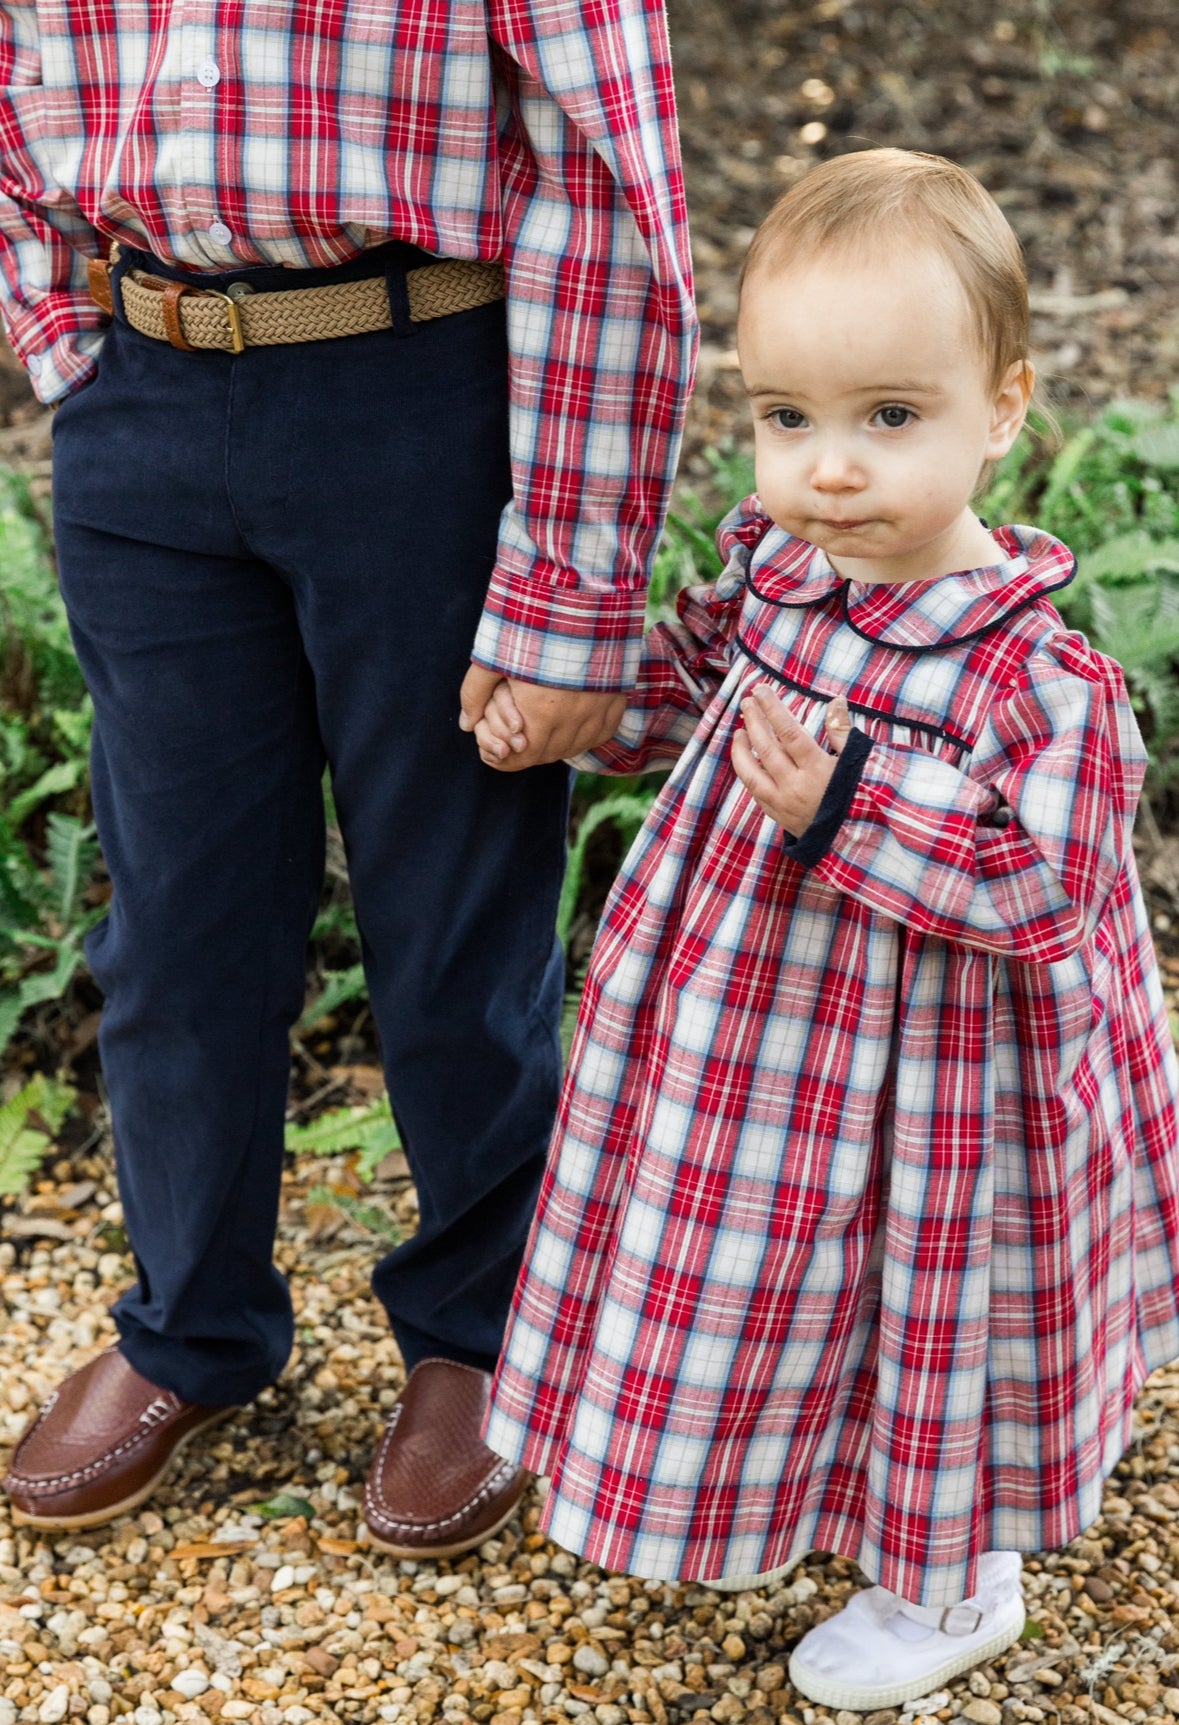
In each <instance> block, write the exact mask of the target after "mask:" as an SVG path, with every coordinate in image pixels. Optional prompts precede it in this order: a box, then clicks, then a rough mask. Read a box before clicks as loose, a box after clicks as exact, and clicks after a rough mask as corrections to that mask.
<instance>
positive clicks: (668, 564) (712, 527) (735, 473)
mask: <svg viewBox="0 0 1179 1725" xmlns="http://www.w3.org/2000/svg"><path fill="white" fill-rule="evenodd" d="M704 455H705V460H706V461H707V462H708V466H709V469H710V474H709V478H708V481H707V483H706V484H705V485H704V486H703V487H701V488H700V489H699V490H695V489H691V488H688V487H681V488H680V489H679V490H678V491H677V493H676V499H675V503H674V505H673V507H672V509H671V512H670V513H669V515H668V517H667V526H666V528H665V529H664V533H663V539H662V541H661V542H660V546H659V550H658V551H657V553H656V555H655V567H654V569H653V570H652V572H651V586H650V589H649V591H648V594H647V621H648V622H649V623H657V622H658V621H659V620H660V619H661V618H664V617H674V616H675V601H676V594H677V593H678V592H679V590H680V588H681V587H690V586H692V585H693V584H694V583H696V582H699V581H714V580H715V579H716V577H717V575H718V574H719V572H720V571H719V568H718V566H717V557H716V530H717V527H718V526H719V525H720V522H721V520H722V519H723V518H724V516H726V515H727V514H728V512H729V510H730V509H731V508H732V507H733V505H734V503H739V502H740V500H741V498H742V497H746V496H748V494H749V492H751V491H752V490H753V459H752V457H751V456H750V455H749V454H748V453H747V452H746V451H745V450H736V449H734V448H733V446H732V445H731V444H725V445H724V446H723V447H722V448H721V449H708V450H705V452H704Z"/></svg>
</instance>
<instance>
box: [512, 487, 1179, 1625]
mask: <svg viewBox="0 0 1179 1725" xmlns="http://www.w3.org/2000/svg"><path fill="white" fill-rule="evenodd" d="M996 539H997V541H998V543H999V546H1000V548H1001V552H1002V558H1003V560H1002V561H1001V562H999V563H998V564H997V565H996V566H995V567H994V568H990V569H983V570H978V571H974V572H971V573H968V574H964V575H951V576H946V577H944V578H943V579H941V580H938V581H933V582H921V583H916V582H914V583H909V584H906V585H904V586H868V585H863V584H855V583H851V584H849V583H847V582H845V581H843V580H842V579H841V578H840V577H838V576H837V575H836V573H835V572H834V570H833V569H832V568H831V566H830V564H829V563H828V562H827V560H826V558H825V557H824V556H823V554H822V553H821V552H817V551H816V550H815V549H814V548H813V547H812V546H809V545H803V544H802V543H801V542H799V541H797V540H792V539H791V538H789V536H788V535H786V534H785V533H783V532H782V531H781V530H780V529H778V528H776V527H774V526H773V525H772V523H770V522H769V521H768V520H767V519H766V518H765V517H764V516H763V515H761V514H760V513H759V512H758V506H757V501H756V499H750V500H748V502H747V503H746V504H745V505H743V506H741V507H740V508H739V509H738V510H736V511H734V512H733V514H732V515H731V516H730V517H729V518H728V520H727V522H726V524H725V525H724V526H723V527H722V530H721V534H720V543H721V549H722V553H726V554H727V555H728V559H729V560H728V565H727V568H726V570H725V573H724V575H723V576H722V578H721V580H720V581H719V582H718V583H717V585H716V586H715V587H712V588H701V589H693V590H690V591H689V592H688V593H687V594H685V595H683V596H682V598H681V607H680V616H681V623H680V624H679V625H673V626H671V627H667V626H663V627H660V628H658V629H656V630H655V631H653V632H652V633H651V634H650V635H649V636H648V638H647V648H646V656H645V660H644V669H643V674H642V678H641V681H640V685H639V689H638V691H637V693H636V696H635V698H634V701H633V702H632V704H631V706H630V708H629V710H628V714H627V718H626V720H625V721H624V724H623V727H622V729H621V730H620V732H619V735H618V737H617V738H616V739H615V740H614V742H613V743H612V744H610V745H607V746H606V748H605V749H604V750H602V751H600V752H599V754H598V755H597V756H596V757H595V758H594V764H595V765H596V766H597V767H598V769H599V770H605V771H615V772H625V771H634V770H636V768H639V767H642V766H646V765H650V764H651V763H652V762H653V761H656V760H658V759H659V758H660V757H661V756H662V757H663V758H666V757H667V755H668V754H669V753H671V754H676V753H677V752H678V749H679V747H680V746H681V745H682V744H683V743H684V742H685V741H686V742H687V746H686V748H684V749H683V752H682V754H680V755H679V758H678V764H677V766H676V768H675V770H674V772H673V774H672V776H671V778H670V779H669V781H668V783H667V784H666V786H665V787H664V789H663V791H662V792H661V794H660V796H659V799H658V801H657V803H656V805H655V807H654V808H653V809H652V811H651V814H650V817H649V818H648V820H647V822H646V825H645V827H644V828H643V830H642V832H641V833H640V834H639V837H638V839H637V840H636V842H635V845H634V847H633V849H632V851H631V853H630V855H629V857H628V858H627V860H626V863H625V865H624V867H623V871H622V874H621V876H620V878H619V880H618V882H617V883H616V885H615V887H614V890H613V893H612V895H611V898H610V901H609V903H608V905H607V908H606V911H605V914H604V917H603V921H602V926H601V929H600V931H599V934H598V939H597V944H596V946H595V948H594V953H593V958H592V961H591V965H590V972H589V979H588V984H587V988H586V992H585V998H584V1002H583V1005H582V1010H581V1016H580V1019H579V1023H578V1028H577V1033H576V1038H575V1041H574V1045H573V1051H572V1059H571V1064H570V1069H569V1074H568V1078H567V1082H566V1085H565V1090H564V1095H563V1100H562V1106H561V1112H560V1116H559V1119H558V1123H557V1127H556V1131H555V1133H554V1138H553V1145H552V1150H551V1153H550V1161H549V1167H548V1170H547V1174H546V1178H545V1182H544V1186H543V1189H542V1194H541V1200H540V1205H539V1209H538V1213H537V1217H536V1221H535V1224H534V1227H533V1232H532V1236H531V1239H530V1243H529V1246H528V1250H527V1253H526V1257H525V1263H524V1269H523V1271H522V1273H521V1277H520V1281H519V1284H518V1287H517V1291H516V1299H515V1305H514V1311H513V1317H512V1320H511V1323H510V1326H509V1330H508V1335H507V1339H506V1343H505V1347H504V1352H503V1355H502V1358H501V1361H500V1366H499V1370H498V1372H497V1375H496V1380H495V1385H494V1390H493V1397H492V1407H491V1412H490V1416H489V1420H488V1425H487V1434H486V1435H487V1441H488V1443H489V1444H490V1445H491V1446H492V1448H493V1449H495V1450H496V1451H498V1452H499V1454H501V1455H503V1456H505V1457H510V1458H512V1459H513V1460H516V1461H518V1462H520V1463H522V1464H523V1465H524V1466H526V1467H528V1468H531V1469H533V1470H534V1471H536V1472H537V1473H548V1474H551V1476H552V1477H551V1487H550V1490H549V1494H548V1499H547V1503H546V1506H545V1511H544V1520H543V1523H542V1525H543V1526H544V1527H545V1528H546V1530H547V1531H548V1533H549V1534H550V1535H551V1536H552V1537H553V1538H554V1539H555V1540H557V1541H559V1542H560V1544H562V1545H564V1546H566V1547H569V1548H570V1549H572V1550H573V1551H576V1552H579V1553H581V1554H583V1555H584V1556H585V1557H587V1558H589V1559H591V1560H592V1561H593V1562H595V1563H598V1564H601V1565H602V1566H603V1567H605V1568H607V1569H614V1570H624V1571H629V1572H631V1573H635V1574H638V1575H642V1576H649V1577H658V1578H670V1577H683V1578H687V1579H697V1580H699V1579H709V1578H730V1579H731V1578H735V1577H737V1576H739V1575H747V1574H762V1575H765V1574H767V1573H768V1572H772V1571H774V1570H775V1569H778V1568H779V1567H780V1566H782V1565H784V1564H786V1563H788V1562H789V1561H790V1560H791V1559H792V1558H793V1557H795V1556H798V1555H801V1554H802V1553H803V1552H804V1551H806V1550H808V1549H817V1550H823V1551H832V1552H839V1553H842V1554H843V1555H845V1556H847V1557H850V1558H853V1559H855V1560H856V1561H857V1562H858V1563H859V1565H860V1566H861V1568H862V1569H863V1571H864V1572H865V1574H866V1575H867V1576H868V1577H869V1578H870V1579H871V1580H873V1581H876V1582H880V1583H882V1584H883V1585H884V1586H886V1587H889V1588H891V1589H893V1590H894V1591H895V1592H897V1593H899V1594H901V1595H902V1596H903V1597H905V1598H906V1599H908V1600H911V1601H914V1602H918V1603H921V1604H926V1605H944V1604H950V1603H953V1602H954V1601H957V1600H960V1599H962V1598H964V1597H966V1596H968V1595H969V1594H970V1593H971V1591H972V1590H973V1588H974V1585H975V1569H976V1562H977V1559H978V1557H979V1555H980V1553H981V1552H983V1551H984V1550H988V1549H1008V1550H1011V1549H1014V1550H1024V1551H1027V1550H1041V1549H1045V1548H1049V1547H1055V1546H1060V1545H1063V1544H1065V1543H1067V1542H1068V1541H1069V1540H1071V1539H1073V1538H1074V1537H1075V1536H1076V1535H1077V1534H1079V1533H1080V1532H1081V1530H1082V1529H1083V1528H1085V1527H1086V1526H1087V1525H1088V1524H1089V1523H1090V1522H1092V1521H1093V1520H1094V1519H1095V1517H1096V1516H1097V1514H1098V1512H1099V1507H1100V1498H1101V1487H1102V1481H1103V1479H1104V1477H1105V1476H1106V1474H1107V1473H1108V1472H1109V1470H1110V1469H1111V1468H1112V1467H1113V1466H1114V1464H1115V1463H1116V1461H1117V1460H1118V1458H1119V1456H1120V1455H1121V1453H1122V1451H1123V1449H1124V1447H1125V1446H1126V1443H1127V1441H1128V1438H1129V1434H1130V1423H1131V1401H1132V1398H1133V1396H1134V1394H1135V1392H1136V1391H1137V1389H1138V1388H1139V1387H1140V1385H1141V1384H1142V1382H1143V1380H1144V1378H1145V1377H1146V1375H1147V1374H1148V1372H1150V1371H1151V1370H1153V1369H1154V1368H1155V1367H1156V1366H1159V1365H1161V1364H1164V1363H1165V1362H1167V1361H1169V1360H1171V1359H1173V1358H1175V1357H1176V1356H1177V1355H1179V1308H1177V1285H1179V1151H1177V1144H1179V1118H1177V1108H1176V1096H1177V1077H1179V1075H1177V1071H1176V1064H1175V1056H1174V1052H1173V1049H1172V1043H1171V1036H1170V1032H1169V1029H1168V1022H1167V1015H1166V1012H1165V1009H1164V1003H1163V996H1162V990H1161V986H1160V983H1159V978H1158V972H1157V967H1156V963H1155V958H1154V953H1153V949H1152V945H1151V940H1150V933H1149V928H1148V924H1147V919H1146V914H1145V907H1144V904H1143V900H1142V895H1141V890H1140V888H1139V885H1138V879H1137V873H1136V869H1135V863H1134V857H1133V853H1132V850H1131V844H1130V834H1131V827H1132V824H1133V819H1134V813H1135V807H1136V804H1137V800H1138V794H1139V789H1140V785H1141V781H1142V775H1143V771H1144V767H1145V752H1144V749H1143V746H1142V742H1141V739H1140V737H1139V733H1138V729H1137V726H1136V724H1135V721H1134V717H1133V714H1132V712H1131V709H1130V706H1129V703H1128V701H1127V698H1126V693H1125V686H1124V683H1123V680H1122V676H1121V672H1120V671H1119V669H1118V667H1117V666H1116V665H1115V664H1114V663H1113V662H1112V661H1110V660H1109V659H1106V658H1104V657H1103V656H1102V655H1101V654H1099V653H1096V652H1094V651H1093V650H1092V649H1091V648H1090V647H1089V646H1088V644H1087V643H1086V642H1085V640H1084V638H1083V637H1082V636H1080V635H1077V634H1075V633H1070V632H1069V631H1067V630H1066V629H1065V627H1064V624H1063V623H1062V621H1061V619H1060V617H1059V615H1058V614H1057V612H1056V611H1055V609H1054V608H1053V607H1052V605H1051V604H1050V603H1049V601H1048V600H1047V598H1046V597H1045V595H1046V594H1048V593H1049V592H1051V591H1052V590H1053V589H1054V588H1058V587H1060V586H1062V585H1064V583H1065V582H1066V581H1067V580H1068V579H1070V578H1071V574H1072V570H1073V562H1072V558H1071V556H1070V555H1069V553H1068V552H1067V550H1066V549H1065V548H1064V547H1063V546H1062V545H1060V544H1059V543H1058V542H1057V541H1055V540H1053V539H1051V538H1049V537H1048V536H1046V535H1044V534H1041V533H1039V532H1037V531H1035V530H1033V529H1030V528H1005V529H1002V530H1000V531H999V532H998V533H997V534H996ZM766 679H769V680H770V681H772V682H773V683H774V684H776V685H777V687H778V689H779V692H780V694H781V696H782V698H783V699H784V700H786V701H787V702H788V703H789V704H790V706H791V707H792V709H793V710H794V712H795V713H796V714H797V715H798V717H799V718H800V719H801V720H802V721H803V723H804V724H806V725H807V727H808V729H809V730H810V731H811V732H812V734H814V735H817V736H821V735H822V717H823V711H824V708H825V707H826V704H827V702H828V701H829V700H830V699H831V698H832V697H833V696H835V695H838V694H840V693H845V694H846V695H847V696H848V698H849V702H850V705H851V709H852V716H853V720H854V722H855V725H856V730H855V731H853V733H852V739H851V741H849V743H848V745H847V746H846V748H845V750H844V755H843V756H842V757H841V766H840V768H838V769H837V773H836V778H835V779H833V780H832V789H831V790H830V791H829V792H828V795H827V797H826V798H825V799H824V808H822V809H820V811H819V815H818V816H817V817H816V820H815V823H814V824H813V826H812V827H811V829H809V831H808V833H806V834H804V835H802V837H801V839H800V840H799V841H797V842H796V841H793V840H792V839H791V838H790V836H789V835H788V834H786V833H784V831H783V829H782V828H780V827H778V826H776V825H775V823H774V822H773V821H772V820H770V819H769V818H768V817H767V816H765V815H763V814H762V813H761V811H760V810H759V809H758V808H757V806H756V805H755V803H754V802H753V800H752V798H751V797H750V796H749V794H748V793H747V792H746V791H745V789H744V788H743V787H742V785H741V784H740V782H739V781H738V779H737V778H736V776H735V774H734V771H733V768H732V765H731V762H730V746H731V743H732V739H733V735H734V732H735V731H736V729H737V727H738V725H739V724H740V702H741V700H742V698H743V696H744V695H745V694H746V693H747V692H748V691H749V689H750V688H751V687H752V686H753V685H754V684H755V683H757V682H759V681H765V680H766ZM718 685H719V686H718ZM690 687H691V688H694V689H695V690H696V691H697V693H698V697H699V698H698V700H697V701H696V702H695V704H694V703H693V699H692V697H691V695H690V694H689V688H690ZM714 690H715V694H712V691H714ZM709 695H712V698H711V699H708V696H709ZM701 706H705V707H706V710H705V711H704V713H703V717H701V716H700V708H701ZM857 733H858V735H857ZM845 757H847V759H846V760H845ZM832 802H834V803H835V804H838V805H839V806H838V807H835V808H834V811H833V810H832V808H831V807H830V806H829V805H830V804H832Z"/></svg>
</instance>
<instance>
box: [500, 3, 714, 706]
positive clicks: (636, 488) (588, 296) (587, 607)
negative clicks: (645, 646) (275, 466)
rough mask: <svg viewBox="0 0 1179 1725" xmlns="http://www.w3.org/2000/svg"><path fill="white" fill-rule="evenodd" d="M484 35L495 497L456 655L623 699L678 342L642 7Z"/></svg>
mask: <svg viewBox="0 0 1179 1725" xmlns="http://www.w3.org/2000/svg"><path fill="white" fill-rule="evenodd" d="M491 20H492V34H493V37H494V39H495V41H496V42H497V44H498V75H499V82H500V89H501V104H502V115H501V129H500V139H499V146H500V172H501V184H502V200H503V221H504V254H505V266H506V271H507V283H508V345H509V354H510V358H509V365H510V394H511V406H510V438H511V451H512V470H513V500H512V502H511V504H510V505H509V506H508V508H507V509H506V510H505V512H504V517H503V521H502V524H501V532H500V544H499V554H498V559H497V564H496V568H495V572H494V575H493V578H492V581H491V585H490V589H489V592H488V598H487V604H486V609H485V611H484V615H483V619H482V622H481V625H480V628H479V632H478V636H477V639H476V643H475V649H474V657H475V659H476V660H477V661H478V662H479V663H481V664H483V665H486V666H488V667H490V668H492V669H496V670H500V671H503V672H504V673H505V674H509V675H513V676H518V677H521V678H523V679H525V680H527V681H531V682H539V683H548V684H554V685H557V686H563V687H568V688H584V689H625V688H629V687H630V686H631V685H632V684H633V682H634V679H635V676H636V673H637V669H638V662H639V653H640V641H641V635H642V626H643V611H644V603H645V594H646V586H647V579H648V575H649V571H650V565H651V561H652V558H653V556H654V552H655V547H656V544H657V542H658V537H659V533H660V530H661V528H662V525H663V519H664V515H665V513H666V509H667V502H668V498H669V495H670V489H671V482H672V478H673V476H674V471H675V463H676V458H677V456H678V452H679V444H680V438H681V433H682V427H683V419H684V412H685V408H686V403H687V398H688V394H689V392H690V388H691V382H692V373H693V367H694V363H695V354H696V339H697V324H696V317H695V310H694V306H693V301H692V290H691V265H690V256H689V251H688V241H687V227H686V220H685V213H684V199H683V181H682V174H681V169H680V159H679V149H678V140H677V136H676V130H675V108H674V99H673V94H672V88H671V71H670V62H669V58H668V51H667V40H666V28H665V21H664V16H663V10H662V5H654V4H643V3H642V0H613V3H612V4H609V5H604V6H601V7H598V8H594V9H588V8H583V9H579V10H578V11H576V12H574V11H573V10H571V9H569V8H566V7H562V6H555V7H550V8H547V9H541V8H525V7H512V6H510V5H499V4H493V5H492V7H491Z"/></svg>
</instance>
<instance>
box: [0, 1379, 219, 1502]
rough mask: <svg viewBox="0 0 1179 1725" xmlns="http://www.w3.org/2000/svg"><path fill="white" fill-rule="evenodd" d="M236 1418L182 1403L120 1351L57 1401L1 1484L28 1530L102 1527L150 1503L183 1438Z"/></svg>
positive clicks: (64, 1389)
mask: <svg viewBox="0 0 1179 1725" xmlns="http://www.w3.org/2000/svg"><path fill="white" fill-rule="evenodd" d="M233 1412H235V1409H234V1408H232V1407H221V1408H218V1407H203V1406H201V1405H200V1404H199V1403H196V1402H182V1401H181V1400H180V1398H179V1396H175V1395H173V1394H172V1392H171V1390H161V1389H157V1388H156V1386H155V1384H149V1383H148V1381H147V1379H146V1378H141V1377H140V1375H139V1373H138V1372H137V1371H136V1370H135V1368H134V1367H133V1366H132V1365H131V1364H130V1363H129V1362H128V1361H127V1360H125V1359H124V1358H123V1355H122V1354H121V1353H119V1351H118V1349H117V1348H110V1349H108V1351H107V1352H106V1353H105V1354H99V1356H98V1358H97V1359H95V1360H91V1361H90V1363H89V1365H85V1366H83V1367H82V1369H81V1371H77V1372H74V1373H73V1375H72V1376H71V1377H68V1378H67V1379H66V1380H65V1382H64V1383H63V1384H61V1385H59V1387H58V1388H57V1389H56V1390H55V1391H54V1392H53V1394H52V1395H51V1396H50V1398H49V1400H48V1401H47V1402H46V1403H45V1406H44V1407H43V1408H42V1409H41V1412H40V1413H39V1414H38V1415H37V1417H36V1419H35V1420H34V1421H33V1423H32V1425H31V1426H29V1428H28V1430H27V1431H26V1432H25V1434H24V1436H23V1437H22V1438H21V1439H20V1441H19V1443H18V1444H17V1446H16V1449H15V1450H14V1451H13V1454H12V1462H11V1465H10V1466H9V1470H8V1472H7V1474H6V1475H5V1477H4V1480H3V1482H2V1483H3V1489H4V1490H5V1491H6V1492H7V1493H8V1494H9V1496H10V1497H11V1498H12V1519H13V1521H15V1522H18V1523H21V1524H23V1525H24V1526H26V1527H45V1528H63V1529H64V1528H72V1527H98V1526H99V1525H100V1524H101V1523H102V1522H104V1521H111V1520H113V1519H114V1517H115V1516H116V1515H125V1514H126V1513H127V1511H128V1510H132V1509H136V1508H137V1507H138V1506H139V1505H140V1504H141V1503H142V1502H143V1500H144V1498H146V1497H150V1496H151V1494H152V1492H153V1491H154V1490H155V1488H156V1487H157V1485H159V1483H160V1481H161V1480H162V1479H163V1477H164V1475H165V1474H166V1473H167V1471H168V1469H169V1467H170V1466H171V1464H172V1462H173V1460H174V1459H175V1457H176V1456H177V1455H178V1453H179V1452H180V1450H181V1449H183V1447H184V1445H185V1444H186V1443H187V1442H188V1440H189V1438H191V1437H195V1436H196V1434H197V1432H200V1431H204V1429H205V1427H206V1426H211V1425H213V1424H215V1422H216V1421H217V1420H222V1419H225V1418H226V1417H227V1416H228V1415H229V1414H231V1413H233Z"/></svg>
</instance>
